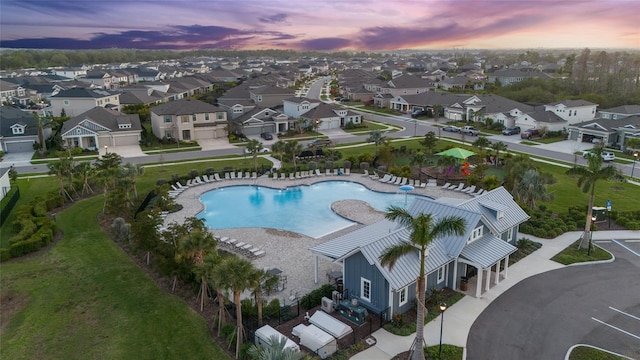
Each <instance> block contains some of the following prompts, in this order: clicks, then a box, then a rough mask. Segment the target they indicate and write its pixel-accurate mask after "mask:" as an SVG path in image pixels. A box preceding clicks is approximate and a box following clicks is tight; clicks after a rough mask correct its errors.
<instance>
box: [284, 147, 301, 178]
mask: <svg viewBox="0 0 640 360" xmlns="http://www.w3.org/2000/svg"><path fill="white" fill-rule="evenodd" d="M285 148H286V153H287V155H289V156H291V161H292V162H293V171H295V170H296V158H297V157H298V155H299V154H300V153H301V152H302V145H300V143H298V141H297V140H291V141H289V142H287V145H286V146H285Z"/></svg>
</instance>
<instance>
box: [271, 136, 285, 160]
mask: <svg viewBox="0 0 640 360" xmlns="http://www.w3.org/2000/svg"><path fill="white" fill-rule="evenodd" d="M271 151H272V152H273V153H274V154H278V155H279V156H280V162H281V163H282V158H283V157H284V154H286V153H287V143H286V142H285V141H283V140H278V141H276V142H275V143H274V144H273V145H271Z"/></svg>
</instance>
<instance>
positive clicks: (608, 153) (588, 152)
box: [582, 150, 616, 162]
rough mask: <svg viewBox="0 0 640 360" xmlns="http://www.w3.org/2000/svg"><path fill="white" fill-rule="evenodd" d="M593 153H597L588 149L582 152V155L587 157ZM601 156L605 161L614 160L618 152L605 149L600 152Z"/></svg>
mask: <svg viewBox="0 0 640 360" xmlns="http://www.w3.org/2000/svg"><path fill="white" fill-rule="evenodd" d="M593 155H595V153H594V152H593V151H592V150H586V151H583V152H582V157H583V158H585V159H586V158H587V157H588V156H593ZM600 156H601V157H602V160H604V161H605V162H609V161H613V160H615V159H616V154H614V153H612V152H611V151H603V152H601V153H600Z"/></svg>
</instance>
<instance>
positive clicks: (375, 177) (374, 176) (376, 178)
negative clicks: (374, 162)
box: [369, 171, 380, 180]
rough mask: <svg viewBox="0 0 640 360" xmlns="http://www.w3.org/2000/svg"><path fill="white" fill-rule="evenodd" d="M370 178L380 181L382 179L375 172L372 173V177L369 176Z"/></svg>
mask: <svg viewBox="0 0 640 360" xmlns="http://www.w3.org/2000/svg"><path fill="white" fill-rule="evenodd" d="M369 178H370V179H371V180H379V179H380V177H379V176H378V174H377V173H376V172H375V171H371V175H369Z"/></svg>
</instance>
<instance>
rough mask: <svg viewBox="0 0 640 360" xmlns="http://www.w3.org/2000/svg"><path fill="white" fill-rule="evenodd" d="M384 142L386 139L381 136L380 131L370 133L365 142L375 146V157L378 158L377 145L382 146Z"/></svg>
mask: <svg viewBox="0 0 640 360" xmlns="http://www.w3.org/2000/svg"><path fill="white" fill-rule="evenodd" d="M385 141H387V137H386V136H384V135H382V131H380V130H373V131H371V133H369V138H368V139H367V142H372V143H374V144H375V146H376V156H378V145H380V144H383V143H384V142H385Z"/></svg>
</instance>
